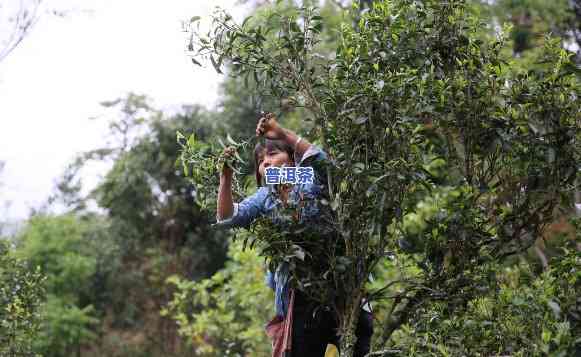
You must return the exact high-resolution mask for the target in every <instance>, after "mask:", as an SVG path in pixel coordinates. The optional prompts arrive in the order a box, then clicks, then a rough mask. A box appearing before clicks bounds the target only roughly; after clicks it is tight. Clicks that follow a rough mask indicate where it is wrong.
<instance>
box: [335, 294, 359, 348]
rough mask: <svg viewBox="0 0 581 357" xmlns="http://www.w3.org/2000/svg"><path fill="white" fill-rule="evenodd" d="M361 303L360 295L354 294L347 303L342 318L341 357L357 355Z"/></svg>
mask: <svg viewBox="0 0 581 357" xmlns="http://www.w3.org/2000/svg"><path fill="white" fill-rule="evenodd" d="M360 303H361V294H360V293H356V294H353V295H352V296H350V297H348V299H347V301H346V304H345V310H344V312H343V316H342V326H341V330H342V333H341V343H340V346H339V351H340V356H341V357H353V355H354V353H355V344H356V343H357V336H356V335H355V330H356V328H357V321H358V320H359V310H360V307H359V305H360Z"/></svg>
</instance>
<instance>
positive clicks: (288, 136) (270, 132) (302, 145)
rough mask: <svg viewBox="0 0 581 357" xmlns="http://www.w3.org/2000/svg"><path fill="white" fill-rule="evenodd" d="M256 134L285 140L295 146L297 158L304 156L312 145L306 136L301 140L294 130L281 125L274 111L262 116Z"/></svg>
mask: <svg viewBox="0 0 581 357" xmlns="http://www.w3.org/2000/svg"><path fill="white" fill-rule="evenodd" d="M256 136H264V137H266V138H267V139H272V140H283V141H285V142H286V143H287V144H289V145H290V146H291V147H293V148H294V150H295V159H296V158H301V157H303V154H304V153H305V152H306V151H307V150H308V149H309V147H310V146H311V143H310V142H308V141H307V140H306V139H304V138H301V139H300V141H299V136H298V135H297V134H296V133H295V132H293V131H292V130H289V129H285V128H283V127H281V126H280V125H279V124H278V121H277V120H276V117H275V116H274V114H272V113H267V114H266V115H265V116H263V117H262V118H260V120H259V121H258V125H257V127H256ZM297 161H298V160H297Z"/></svg>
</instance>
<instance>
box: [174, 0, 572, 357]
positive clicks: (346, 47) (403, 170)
mask: <svg viewBox="0 0 581 357" xmlns="http://www.w3.org/2000/svg"><path fill="white" fill-rule="evenodd" d="M353 8H354V10H357V4H355V5H354V6H353ZM360 16H361V17H360V20H359V22H358V24H357V26H356V27H355V28H354V27H353V26H352V24H351V23H345V24H342V25H341V26H340V28H338V29H337V30H338V31H339V33H340V41H339V45H338V47H337V50H336V54H335V56H334V57H333V58H330V57H325V56H321V54H320V53H318V52H317V45H318V40H317V36H318V33H319V32H320V31H321V24H322V21H321V20H322V19H321V17H320V15H319V14H318V12H317V9H315V8H311V7H302V8H299V9H295V11H294V12H292V13H289V12H288V11H285V12H284V13H280V12H277V11H276V9H275V10H273V11H271V12H268V13H266V14H265V15H263V16H261V17H259V18H250V19H246V20H245V21H244V22H243V23H242V24H237V23H235V22H234V21H233V19H232V17H231V16H229V15H228V14H227V13H225V12H217V13H216V14H215V15H214V17H213V19H212V21H213V22H212V23H213V28H212V30H211V31H210V32H209V33H207V34H202V33H200V32H194V36H193V43H192V48H193V49H194V50H195V51H196V53H197V54H198V55H199V57H202V58H203V57H206V58H207V59H209V61H210V62H211V63H212V64H213V65H214V67H215V68H216V70H220V68H221V66H222V65H223V64H225V63H228V64H229V65H230V68H231V74H232V75H234V76H243V75H251V76H253V77H254V79H255V80H256V82H258V83H260V84H261V87H262V88H264V90H265V91H268V93H269V95H274V96H277V97H279V98H287V99H289V100H290V101H291V102H292V103H293V104H294V105H296V106H300V107H305V108H307V109H308V110H309V111H310V112H311V113H312V115H313V116H314V117H315V123H316V126H315V130H313V131H312V138H311V140H313V141H315V142H319V143H320V144H321V145H322V146H323V147H324V149H325V150H326V151H327V152H329V154H330V156H331V157H332V158H333V159H334V162H335V165H330V166H329V167H327V173H328V175H327V176H328V185H329V192H330V199H329V200H325V201H322V202H320V204H322V205H326V206H328V207H329V208H330V210H331V211H332V212H333V215H332V216H333V219H332V227H333V229H334V230H335V232H336V233H337V234H338V235H339V237H340V239H339V240H338V241H336V242H335V243H334V244H335V245H336V247H335V248H337V249H330V250H328V251H332V252H335V253H332V254H331V256H330V257H329V264H328V266H327V267H326V268H324V269H326V271H320V267H315V266H309V265H305V264H304V263H302V264H301V262H300V260H303V259H304V255H303V254H297V247H296V246H297V245H298V246H299V248H301V247H300V244H301V243H300V242H299V241H295V240H293V237H295V236H293V235H292V234H289V232H278V233H277V232H276V231H275V230H273V229H272V227H270V226H269V223H268V221H266V220H261V221H259V222H258V223H257V224H255V226H254V229H255V234H256V237H255V238H256V241H257V242H258V245H259V246H261V247H262V254H263V255H265V256H266V258H267V259H270V260H271V261H273V262H276V261H278V260H280V259H282V258H281V257H284V258H285V259H286V260H287V261H288V260H289V259H291V260H292V259H295V260H296V262H295V265H296V266H297V267H299V266H300V267H302V268H303V269H302V271H301V274H295V278H296V280H297V285H298V286H301V285H305V284H306V283H308V284H318V285H317V286H319V287H320V289H315V290H317V291H319V292H320V291H323V292H324V294H322V295H323V296H325V295H326V296H329V294H331V295H339V296H344V297H346V298H344V299H336V303H335V306H334V308H335V311H336V312H337V314H338V316H339V320H340V326H341V332H342V339H341V346H340V347H341V354H342V355H343V356H351V355H352V354H353V346H354V343H355V335H354V327H355V324H356V321H357V318H358V312H359V305H360V301H361V299H362V298H364V297H367V298H370V299H379V298H384V299H389V300H390V301H391V305H390V309H389V311H388V312H387V313H386V316H387V317H386V318H385V321H383V323H382V325H381V329H382V330H383V331H382V337H381V339H380V341H379V345H385V344H388V343H389V340H390V337H391V336H392V334H393V332H394V331H396V330H397V329H398V328H400V327H401V326H402V324H404V323H406V322H407V321H408V320H409V319H413V318H414V316H415V314H414V313H415V312H416V311H417V310H418V309H420V308H421V307H422V306H424V305H425V304H429V303H430V302H433V301H441V302H442V303H444V304H446V306H447V308H448V309H449V310H450V311H454V309H455V308H456V307H458V306H462V304H465V303H466V302H467V301H468V300H469V299H470V298H471V297H474V296H477V295H478V294H481V293H482V292H483V291H485V290H486V287H487V286H488V284H487V281H488V279H493V278H494V276H493V271H494V269H493V267H494V266H495V265H497V264H498V263H499V262H502V261H503V260H504V259H506V258H507V257H509V256H511V255H514V254H518V253H519V252H522V251H523V250H525V249H527V248H528V247H530V246H531V244H533V242H534V241H535V239H536V236H537V235H538V234H539V232H541V231H542V229H543V227H544V226H545V224H547V223H548V222H550V221H551V220H552V219H553V215H554V214H555V210H557V209H559V207H570V206H571V205H572V202H571V195H570V194H568V193H567V192H568V191H571V190H573V189H574V180H575V175H576V170H575V163H576V162H578V160H579V155H580V153H579V145H578V140H579V126H580V121H581V116H580V112H579V106H578V95H579V86H578V83H577V80H576V78H575V76H574V74H573V72H574V66H573V65H572V63H571V53H568V52H566V51H565V50H563V49H561V48H560V46H559V44H558V43H557V42H556V41H551V40H547V41H546V43H547V45H546V47H545V49H544V52H543V55H542V58H539V62H540V66H539V67H538V69H536V70H535V71H531V72H517V71H511V70H510V63H509V62H508V59H507V58H503V57H502V55H501V49H502V48H503V46H504V38H503V37H499V38H491V39H486V40H483V39H482V36H481V35H478V32H477V30H478V27H479V26H481V25H482V24H481V23H479V22H478V21H477V20H476V19H474V18H472V17H471V16H470V15H469V14H468V11H466V5H465V2H464V1H448V2H440V1H425V2H417V1H410V0H393V1H376V2H374V4H373V8H372V9H371V10H370V11H367V12H364V13H363V14H361V15H360ZM195 20H196V18H194V21H195ZM198 59H199V58H198ZM196 61H197V60H196ZM576 140H577V145H576ZM185 161H186V163H187V159H186V160H185ZM197 177H201V176H199V175H198V176H197ZM193 179H194V181H195V178H193ZM197 186H198V188H199V189H200V190H204V183H203V182H198V183H197ZM214 189H215V187H207V186H206V191H207V192H208V193H212V192H213V190H214ZM214 194H215V193H214ZM362 198H363V199H362ZM277 234H278V235H277ZM273 236H276V237H277V238H278V239H282V241H283V242H288V243H289V244H285V245H282V244H277V245H276V247H280V246H287V247H289V248H288V251H286V252H285V251H284V248H273V245H272V244H271V243H272V237H273ZM327 248H329V247H327ZM331 248H333V247H331ZM302 249H304V250H307V248H306V247H302ZM289 257H290V258H289ZM386 257H390V258H392V259H394V260H395V261H396V262H397V263H396V264H394V266H395V267H402V266H404V265H409V264H413V265H415V269H414V270H411V271H413V272H414V273H410V269H407V273H406V272H404V271H403V268H402V272H401V273H400V274H399V275H396V276H397V277H396V278H395V279H394V280H393V281H390V282H389V283H388V284H387V285H386V286H384V287H382V288H380V289H376V290H370V289H366V280H367V277H368V276H369V273H370V272H372V271H373V270H374V269H375V268H376V267H377V265H378V263H381V262H383V261H384V260H385V259H386ZM291 263H292V262H291ZM291 266H292V264H291ZM305 268H306V269H307V270H308V269H312V273H313V274H308V271H307V272H305V271H304V270H305ZM317 269H319V270H317ZM315 272H316V274H315ZM295 273H296V272H295ZM325 289H327V290H328V291H325ZM337 290H338V291H337ZM318 298H321V295H319V296H318Z"/></svg>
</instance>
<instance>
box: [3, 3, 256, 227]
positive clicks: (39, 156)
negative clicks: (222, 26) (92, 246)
mask: <svg viewBox="0 0 581 357" xmlns="http://www.w3.org/2000/svg"><path fill="white" fill-rule="evenodd" d="M7 1H8V2H19V1H20V0H7ZM0 2H1V0H0ZM4 3H6V0H5V1H4ZM234 3H235V0H166V1H160V0H148V1H139V0H83V1H71V0H52V1H51V0H46V1H45V4H46V5H47V6H48V7H50V8H53V9H57V10H68V11H69V14H68V15H67V16H66V17H64V18H59V17H56V16H45V15H43V17H42V18H41V20H40V21H39V22H38V24H37V25H36V27H35V28H34V29H33V31H32V32H31V33H30V34H29V36H28V37H27V38H26V39H25V40H24V41H23V42H22V44H21V45H20V46H19V47H18V48H17V49H16V50H15V51H14V52H13V53H12V54H10V55H9V56H8V57H7V58H6V59H5V60H4V61H3V62H0V161H5V162H6V166H5V167H4V170H3V172H2V173H1V174H0V183H1V184H2V186H1V187H0V215H1V216H2V220H6V219H9V220H15V219H22V218H26V216H27V214H28V211H29V208H30V207H37V206H38V205H39V204H41V203H42V202H43V201H45V200H46V198H47V197H48V195H49V194H50V193H51V191H52V190H53V188H54V184H55V180H56V179H57V177H58V176H59V175H60V174H61V173H62V171H63V169H64V168H65V166H66V164H67V163H68V162H70V160H71V159H72V158H73V157H74V155H75V153H77V152H80V151H84V150H90V149H93V148H97V147H99V145H100V143H102V142H103V141H104V133H105V127H106V125H105V124H106V122H105V121H103V120H101V121H98V120H89V118H90V117H94V116H98V115H100V114H102V112H103V110H102V108H100V106H99V104H98V103H99V102H101V101H104V100H111V99H115V98H118V97H120V96H123V95H124V94H126V93H127V92H129V91H133V92H136V93H143V94H147V95H149V96H150V97H151V98H152V99H153V104H154V106H155V107H158V108H172V107H173V108H175V107H176V106H179V105H181V104H191V103H200V104H203V105H206V106H209V107H211V106H213V105H215V103H216V99H217V88H218V84H219V81H220V80H221V77H220V76H218V75H217V74H216V73H215V72H214V70H213V69H211V66H210V68H206V69H201V68H199V67H194V66H193V65H192V63H191V62H190V60H189V59H188V58H187V57H186V56H185V54H184V48H185V46H184V44H185V42H184V41H185V37H184V33H183V32H181V22H180V21H181V20H186V19H189V18H191V17H192V16H194V15H200V16H206V17H207V15H208V14H209V13H210V12H211V11H212V10H213V9H214V7H215V6H216V5H219V6H222V7H224V8H226V9H230V10H231V11H233V14H234V15H235V17H236V18H240V17H241V16H243V14H244V13H245V12H246V9H245V8H243V7H241V6H234ZM89 171H91V172H86V173H85V174H84V176H85V178H84V184H85V186H87V187H89V186H92V185H94V184H95V183H96V182H97V181H98V179H99V175H100V174H103V173H104V172H103V171H104V170H103V168H99V167H95V168H93V169H91V170H89ZM87 187H86V188H87ZM8 203H9V206H7V204H8Z"/></svg>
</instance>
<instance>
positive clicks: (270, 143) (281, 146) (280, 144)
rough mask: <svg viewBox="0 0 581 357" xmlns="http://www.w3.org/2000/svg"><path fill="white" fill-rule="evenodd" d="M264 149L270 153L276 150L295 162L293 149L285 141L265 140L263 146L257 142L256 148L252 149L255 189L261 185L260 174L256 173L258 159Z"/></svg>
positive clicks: (258, 166)
mask: <svg viewBox="0 0 581 357" xmlns="http://www.w3.org/2000/svg"><path fill="white" fill-rule="evenodd" d="M265 148H266V151H270V150H273V149H276V150H279V151H284V152H286V153H287V154H288V157H289V158H290V159H291V160H292V161H293V162H294V161H295V152H294V149H293V148H292V146H290V145H289V144H288V143H287V142H286V141H284V140H271V139H265V140H264V144H263V143H261V142H258V143H257V144H256V146H255V147H254V175H255V177H256V186H257V187H260V186H261V183H262V176H260V172H259V171H258V169H259V168H260V165H259V164H258V159H259V155H260V152H261V151H262V150H264V149H265Z"/></svg>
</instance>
